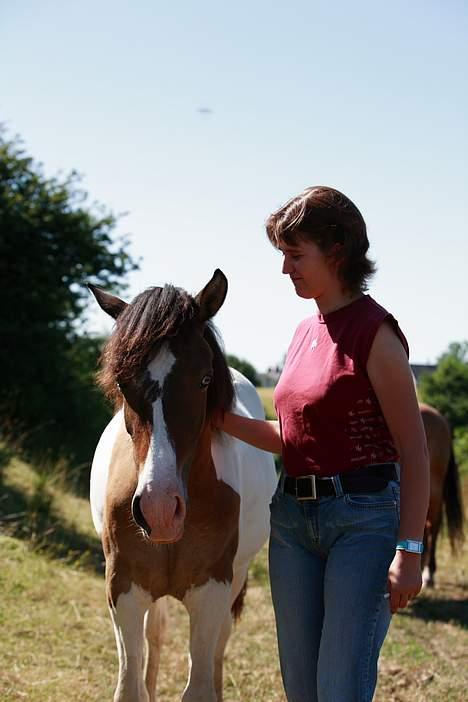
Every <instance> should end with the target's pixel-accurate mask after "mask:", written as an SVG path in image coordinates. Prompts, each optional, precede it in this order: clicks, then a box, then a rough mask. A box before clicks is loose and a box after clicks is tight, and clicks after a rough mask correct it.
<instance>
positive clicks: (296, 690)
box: [269, 480, 400, 702]
mask: <svg viewBox="0 0 468 702" xmlns="http://www.w3.org/2000/svg"><path fill="white" fill-rule="evenodd" d="M281 484H282V481H281V480H280V484H279V486H278V489H277V490H276V493H275V494H274V496H273V499H272V502H271V505H270V510H271V536H270V549H269V560H270V583H271V592H272V598H273V606H274V610H275V618H276V629H277V636H278V648H279V656H280V664H281V674H282V677H283V684H284V688H285V691H286V696H287V699H288V702H371V700H372V698H373V695H374V691H375V686H376V683H377V660H378V657H379V652H380V648H381V646H382V644H383V641H384V639H385V636H386V634H387V631H388V627H389V625H390V619H391V613H390V604H389V599H388V598H386V597H385V594H386V592H387V573H388V569H389V567H390V563H391V562H392V560H393V557H394V555H395V546H396V543H397V536H398V528H399V498H400V495H399V484H398V483H397V482H393V481H391V482H389V483H388V485H387V487H386V488H385V489H384V490H382V491H381V492H377V493H372V494H370V493H369V494H344V495H343V494H342V491H341V488H339V490H338V491H339V492H341V494H340V495H338V496H336V497H335V496H333V497H322V498H320V500H319V501H317V502H314V501H298V500H296V498H295V497H293V496H292V495H289V494H284V493H283V491H282V488H281Z"/></svg>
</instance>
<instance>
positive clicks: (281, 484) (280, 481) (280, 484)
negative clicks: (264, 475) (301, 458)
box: [279, 470, 286, 494]
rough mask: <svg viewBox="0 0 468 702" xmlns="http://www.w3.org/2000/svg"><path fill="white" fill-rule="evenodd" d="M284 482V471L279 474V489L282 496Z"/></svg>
mask: <svg viewBox="0 0 468 702" xmlns="http://www.w3.org/2000/svg"><path fill="white" fill-rule="evenodd" d="M285 480H286V473H285V472H284V470H282V471H281V473H280V479H279V489H280V491H281V492H282V493H283V494H284V481H285Z"/></svg>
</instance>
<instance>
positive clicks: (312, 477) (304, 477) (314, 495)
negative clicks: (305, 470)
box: [296, 475, 317, 502]
mask: <svg viewBox="0 0 468 702" xmlns="http://www.w3.org/2000/svg"><path fill="white" fill-rule="evenodd" d="M298 480H310V485H311V488H312V490H311V491H312V494H311V496H310V497H299V495H298V494H297V482H298ZM316 499H317V486H316V483H315V475H300V476H299V477H297V478H296V500H297V501H298V502H305V501H307V500H316Z"/></svg>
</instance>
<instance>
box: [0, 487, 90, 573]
mask: <svg viewBox="0 0 468 702" xmlns="http://www.w3.org/2000/svg"><path fill="white" fill-rule="evenodd" d="M52 502H53V498H52V496H51V495H50V493H49V492H48V490H47V482H46V480H43V481H41V479H40V478H39V479H38V482H37V484H36V486H35V490H34V492H33V494H32V495H30V496H29V495H25V494H24V493H23V492H22V491H21V490H19V489H18V488H17V487H14V486H12V485H8V484H5V483H2V482H1V481H0V533H1V534H4V535H6V536H12V537H14V538H17V539H21V540H23V541H27V542H28V543H29V545H30V547H31V549H32V550H33V551H36V552H39V553H44V554H45V555H47V556H48V557H51V558H56V559H58V560H61V561H64V562H66V563H68V564H70V565H73V566H75V567H79V568H83V569H85V570H92V571H94V572H96V573H99V574H100V575H102V574H103V573H104V555H103V553H102V547H101V542H100V541H99V539H98V538H97V537H96V538H94V537H91V536H88V535H87V534H83V533H80V532H79V531H77V530H76V529H74V528H73V527H72V526H70V525H67V524H66V523H64V522H63V519H62V517H61V516H60V515H58V514H57V512H56V511H55V510H54V507H53V504H52Z"/></svg>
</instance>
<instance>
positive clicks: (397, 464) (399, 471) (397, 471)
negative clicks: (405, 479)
mask: <svg viewBox="0 0 468 702" xmlns="http://www.w3.org/2000/svg"><path fill="white" fill-rule="evenodd" d="M395 470H396V474H397V480H398V482H400V475H401V466H400V464H399V463H398V462H397V461H396V462H395Z"/></svg>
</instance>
